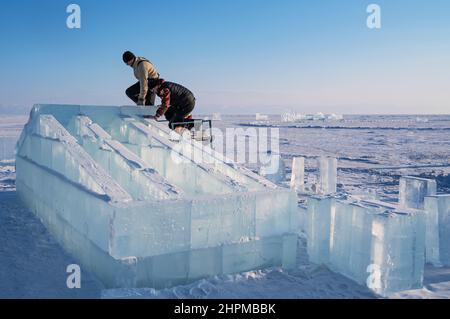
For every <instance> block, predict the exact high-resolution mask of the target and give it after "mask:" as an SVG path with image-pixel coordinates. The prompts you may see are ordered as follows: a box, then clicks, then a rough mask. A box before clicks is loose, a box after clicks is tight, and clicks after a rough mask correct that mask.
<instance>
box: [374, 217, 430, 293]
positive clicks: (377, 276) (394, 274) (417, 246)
mask: <svg viewBox="0 0 450 319" xmlns="http://www.w3.org/2000/svg"><path fill="white" fill-rule="evenodd" d="M371 254H372V264H371V268H370V271H371V273H370V274H369V277H368V286H369V288H371V289H372V290H374V291H375V292H377V293H378V294H380V295H383V296H386V295H388V294H389V293H393V292H398V291H402V290H409V289H417V288H421V287H422V284H423V274H424V265H425V216H424V214H423V212H422V211H415V210H413V209H404V210H397V211H395V212H385V213H382V214H377V215H376V216H375V218H374V221H373V226H372V247H371Z"/></svg>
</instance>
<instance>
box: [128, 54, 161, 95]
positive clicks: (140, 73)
mask: <svg viewBox="0 0 450 319" xmlns="http://www.w3.org/2000/svg"><path fill="white" fill-rule="evenodd" d="M133 71H134V76H135V77H136V79H138V80H139V82H140V86H141V90H140V93H139V100H145V97H146V96H147V92H148V79H149V78H150V79H158V78H159V73H158V71H156V69H155V67H154V66H153V64H152V63H151V62H150V61H148V60H147V59H145V58H143V57H136V61H134V63H133Z"/></svg>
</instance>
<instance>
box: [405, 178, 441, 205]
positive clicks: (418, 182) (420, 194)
mask: <svg viewBox="0 0 450 319" xmlns="http://www.w3.org/2000/svg"><path fill="white" fill-rule="evenodd" d="M431 195H436V181H435V180H432V179H425V178H418V177H412V176H402V177H401V178H400V195H399V202H400V205H401V206H404V207H409V208H415V209H423V208H424V199H425V196H431Z"/></svg>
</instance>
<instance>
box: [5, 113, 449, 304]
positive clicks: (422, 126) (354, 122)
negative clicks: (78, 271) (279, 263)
mask: <svg viewBox="0 0 450 319" xmlns="http://www.w3.org/2000/svg"><path fill="white" fill-rule="evenodd" d="M424 118H426V119H427V120H426V121H425V120H423V119H424ZM222 119H223V120H222V121H217V122H214V126H215V127H219V128H226V127H238V126H240V125H242V124H244V125H245V123H249V122H250V121H251V120H253V117H251V116H223V117H222ZM26 120H27V117H25V116H22V117H19V116H14V117H5V116H3V117H1V119H0V241H1V242H2V245H0V298H27V297H28V298H30V297H37V298H47V297H56V298H79V297H87V298H101V297H103V298H117V297H120V298H129V297H131V298H376V297H377V296H375V295H373V293H371V292H370V291H369V290H368V289H367V288H365V287H363V286H360V285H357V284H355V283H353V282H352V281H350V280H348V279H346V278H345V277H343V276H341V275H338V274H335V273H333V272H330V271H329V270H327V269H326V268H324V267H319V266H315V265H312V264H310V263H308V260H307V255H306V249H305V245H306V242H305V240H304V239H302V238H299V251H298V256H299V257H298V262H299V266H298V268H297V269H295V270H293V271H283V270H281V269H278V268H275V269H267V270H263V271H252V272H247V273H242V274H237V275H230V276H216V277H213V278H208V279H204V280H200V281H198V282H195V283H192V284H190V285H186V286H178V287H174V288H171V289H164V290H158V291H156V290H154V289H151V288H142V289H108V290H105V289H104V287H103V286H102V284H101V283H100V282H99V281H98V280H97V279H96V278H95V277H94V276H93V275H91V274H89V273H86V272H82V288H81V289H68V288H67V287H66V278H67V275H68V274H67V273H66V267H67V265H69V264H72V263H76V260H74V259H73V258H72V257H71V256H69V255H67V254H66V253H65V252H64V251H63V250H62V249H61V248H60V246H59V245H58V244H57V243H56V242H55V241H54V239H53V238H52V237H51V236H50V235H49V233H48V232H47V230H46V229H45V227H44V226H43V225H42V224H41V223H40V221H39V220H38V219H36V218H35V217H34V215H33V214H31V213H30V212H29V211H28V210H27V209H26V208H25V207H24V206H23V205H22V203H21V202H20V200H19V199H18V198H17V195H16V192H15V186H14V181H15V167H14V161H13V160H12V159H13V157H14V156H13V150H14V144H15V141H16V140H17V138H18V136H19V134H20V131H21V128H22V126H23V124H24V123H25V121H26ZM290 124H292V123H290ZM310 124H311V123H308V126H307V127H296V126H301V125H294V126H293V125H290V126H286V127H281V128H280V138H281V141H280V142H281V145H280V150H281V154H282V157H283V159H285V160H286V165H287V167H288V168H290V162H291V158H292V157H293V156H306V158H307V161H306V165H307V170H306V175H307V176H306V177H307V179H309V180H312V179H313V178H314V174H315V166H316V165H315V163H314V160H315V157H316V156H320V155H336V156H337V157H338V158H339V177H338V178H339V183H340V185H339V188H340V189H341V190H343V191H346V192H350V193H360V192H367V191H368V190H371V191H372V192H374V193H376V194H377V195H378V196H379V197H380V198H382V199H384V200H390V201H395V200H396V199H397V196H398V178H399V177H400V176H401V175H406V174H413V175H421V176H430V177H436V178H437V180H438V191H440V192H450V179H449V177H448V175H446V174H448V173H449V171H450V147H449V146H450V134H449V133H450V116H429V117H428V116H427V117H421V120H420V121H419V120H417V117H416V116H403V117H401V116H398V117H386V116H360V117H357V116H354V117H350V118H348V117H346V118H345V119H344V121H340V122H339V125H340V127H335V126H334V124H332V123H321V125H322V126H325V127H315V126H314V125H313V126H311V125H310ZM271 125H272V126H273V125H274V124H273V123H272V124H271ZM326 125H329V127H328V128H327V126H326ZM275 126H278V125H277V124H275ZM279 126H281V125H279ZM245 127H246V126H244V128H245ZM249 167H250V168H254V167H251V165H250V166H249ZM391 297H392V298H450V269H449V268H440V269H439V268H434V267H429V266H427V268H426V276H425V283H424V288H423V289H419V290H413V291H405V292H402V293H398V294H395V295H393V296H391Z"/></svg>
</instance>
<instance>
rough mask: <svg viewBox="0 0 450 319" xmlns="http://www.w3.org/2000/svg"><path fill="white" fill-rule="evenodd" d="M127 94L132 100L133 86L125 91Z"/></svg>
mask: <svg viewBox="0 0 450 319" xmlns="http://www.w3.org/2000/svg"><path fill="white" fill-rule="evenodd" d="M125 94H126V95H127V96H128V97H129V98H130V99H131V98H132V96H133V94H132V93H131V86H130V87H129V88H128V89H126V90H125Z"/></svg>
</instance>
